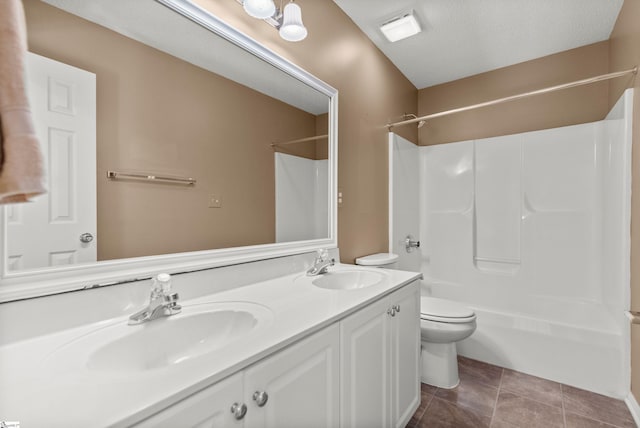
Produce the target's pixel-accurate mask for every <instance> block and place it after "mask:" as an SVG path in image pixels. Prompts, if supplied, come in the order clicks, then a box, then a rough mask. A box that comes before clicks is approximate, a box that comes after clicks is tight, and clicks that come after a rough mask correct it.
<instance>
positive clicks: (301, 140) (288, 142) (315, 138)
mask: <svg viewBox="0 0 640 428" xmlns="http://www.w3.org/2000/svg"><path fill="white" fill-rule="evenodd" d="M328 136H329V135H327V134H325V135H316V136H315V137H306V138H300V139H297V140H291V141H283V142H282V143H271V147H276V146H284V145H286V144H295V143H304V142H306V141H315V140H321V139H322V138H327V137H328Z"/></svg>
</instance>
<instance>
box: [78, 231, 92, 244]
mask: <svg viewBox="0 0 640 428" xmlns="http://www.w3.org/2000/svg"><path fill="white" fill-rule="evenodd" d="M91 241H93V235H92V234H90V233H83V234H82V235H80V242H84V243H85V244H86V243H89V242H91Z"/></svg>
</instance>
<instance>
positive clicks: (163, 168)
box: [0, 0, 337, 301]
mask: <svg viewBox="0 0 640 428" xmlns="http://www.w3.org/2000/svg"><path fill="white" fill-rule="evenodd" d="M23 3H24V6H25V12H26V17H27V29H28V38H29V50H30V53H29V55H28V57H27V69H28V84H29V97H30V100H31V104H32V110H33V111H34V120H35V122H36V128H37V132H38V136H39V138H40V140H41V142H42V146H43V151H44V153H45V157H46V159H47V167H48V178H49V193H48V194H47V195H44V196H42V197H40V198H38V199H37V200H36V201H35V202H33V203H30V204H17V205H10V206H7V207H5V208H4V213H3V219H2V220H3V223H2V224H3V257H2V263H3V278H2V286H1V287H0V301H6V300H13V299H17V298H26V297H34V296H39V295H45V294H50V293H54V292H58V291H67V290H71V289H77V288H81V287H85V288H86V287H93V286H96V285H100V284H102V283H105V282H113V281H116V282H117V281H124V280H130V279H132V278H137V277H144V276H145V275H149V274H151V273H153V272H154V271H155V270H157V269H158V268H159V267H161V268H163V269H166V270H170V271H171V270H173V271H185V270H187V271H188V270H193V269H201V268H206V267H215V266H220V265H224V264H231V263H237V262H243V261H249V260H257V259H262V258H268V257H276V256H281V255H286V254H293V253H299V252H305V251H311V250H313V249H315V248H320V247H334V246H336V236H335V235H336V224H335V222H336V221H335V213H336V211H335V203H334V201H335V175H336V130H337V124H336V120H337V117H336V116H337V115H336V110H337V92H336V91H335V90H334V89H333V88H331V87H330V86H328V85H326V84H325V83H323V82H322V81H320V80H318V79H317V78H315V77H314V76H312V75H310V74H308V73H307V72H305V71H304V70H302V69H300V68H298V67H297V66H295V65H294V64H292V63H290V62H288V61H286V60H284V59H282V58H280V57H279V56H277V55H276V54H274V53H273V52H271V51H269V50H267V49H265V48H263V47H262V46H260V45H259V44H257V43H256V42H254V41H253V40H251V39H249V38H248V37H246V36H244V35H243V34H241V33H239V32H237V31H236V30H234V29H233V28H230V27H228V26H227V25H226V24H225V23H224V22H222V21H220V20H218V19H217V18H216V17H214V16H212V15H210V14H209V13H207V12H206V11H204V10H202V9H200V8H199V7H197V6H196V5H194V4H192V3H190V2H188V1H186V0H136V1H131V0H24V2H23ZM239 7H240V6H239ZM256 25H267V24H263V23H261V22H259V21H256Z"/></svg>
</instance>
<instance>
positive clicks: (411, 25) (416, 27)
mask: <svg viewBox="0 0 640 428" xmlns="http://www.w3.org/2000/svg"><path fill="white" fill-rule="evenodd" d="M380 31H382V34H384V36H385V37H386V38H387V40H389V41H390V42H397V41H398V40H402V39H406V38H407V37H411V36H414V35H416V34H418V33H419V32H421V31H422V29H421V28H420V24H419V23H418V20H417V19H416V17H415V16H414V15H413V11H411V12H408V13H405V14H404V15H402V16H399V17H396V18H393V19H392V20H390V21H387V22H385V23H384V24H382V25H381V26H380Z"/></svg>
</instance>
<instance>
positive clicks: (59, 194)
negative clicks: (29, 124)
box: [6, 53, 97, 270]
mask: <svg viewBox="0 0 640 428" xmlns="http://www.w3.org/2000/svg"><path fill="white" fill-rule="evenodd" d="M27 78H28V91H29V101H30V103H31V109H32V111H33V117H34V122H35V126H36V134H37V135H38V138H39V139H40V142H41V145H42V150H43V153H44V156H45V162H46V168H47V177H48V180H47V181H48V184H47V185H48V193H47V194H46V195H43V196H40V197H38V198H36V200H35V201H34V202H31V203H24V204H16V205H9V206H7V208H6V210H7V211H6V218H7V236H8V239H7V242H8V244H7V246H8V260H7V264H8V268H9V270H18V269H33V268H40V267H45V266H57V265H66V264H74V263H83V262H91V261H95V260H96V255H97V251H96V248H97V242H96V239H97V237H96V76H95V74H93V73H90V72H88V71H85V70H80V69H78V68H75V67H72V66H70V65H67V64H63V63H61V62H58V61H54V60H52V59H49V58H45V57H43V56H40V55H35V54H32V53H29V54H28V55H27ZM83 234H91V237H92V240H91V241H90V242H83V241H82V240H81V235H83ZM85 237H86V238H85V240H88V239H89V238H88V235H85Z"/></svg>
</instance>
